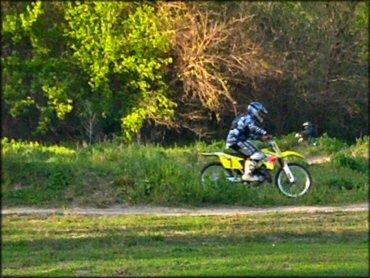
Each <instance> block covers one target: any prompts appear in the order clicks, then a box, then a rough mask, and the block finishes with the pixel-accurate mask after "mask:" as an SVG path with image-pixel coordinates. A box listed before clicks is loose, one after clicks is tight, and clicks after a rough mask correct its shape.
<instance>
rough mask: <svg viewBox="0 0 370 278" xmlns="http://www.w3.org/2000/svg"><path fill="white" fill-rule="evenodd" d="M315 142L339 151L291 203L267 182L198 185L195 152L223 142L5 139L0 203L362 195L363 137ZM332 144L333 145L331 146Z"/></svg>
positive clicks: (257, 201)
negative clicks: (79, 142)
mask: <svg viewBox="0 0 370 278" xmlns="http://www.w3.org/2000/svg"><path fill="white" fill-rule="evenodd" d="M321 140H322V142H321V144H320V146H321V147H318V148H317V149H316V150H317V151H319V152H321V151H323V150H321V149H319V148H323V149H324V150H330V151H332V150H334V149H336V150H337V149H338V148H339V146H341V147H342V149H341V152H338V154H337V156H334V159H333V161H332V162H330V163H327V164H324V165H320V166H315V165H314V166H312V167H311V171H312V174H313V177H314V183H315V187H314V188H313V190H312V191H311V192H310V193H309V194H308V195H307V196H304V197H302V198H300V199H297V200H294V199H293V200H292V199H288V198H286V197H284V196H282V195H280V194H279V192H278V191H277V190H276V188H274V187H273V186H271V185H265V186H263V187H261V188H256V187H247V186H245V185H243V184H224V185H220V186H217V187H215V186H214V187H212V186H208V187H203V186H201V183H200V170H201V168H202V166H203V165H205V163H207V162H208V161H210V159H209V158H208V159H207V158H204V157H202V156H200V155H199V153H200V152H203V151H216V150H217V151H219V150H223V148H224V142H221V141H216V142H213V143H211V144H208V145H207V144H205V143H204V142H197V143H194V144H192V145H189V146H183V147H176V146H174V147H170V148H164V147H162V146H156V145H139V144H130V145H122V144H120V143H117V142H115V143H113V142H102V143H98V144H95V145H91V146H83V145H82V146H81V145H75V146H69V147H67V146H62V145H60V146H47V145H44V144H41V143H38V142H22V141H14V140H9V139H7V138H4V139H3V140H2V151H3V180H2V190H3V192H2V193H3V203H4V204H5V205H43V206H70V205H81V206H96V207H107V206H111V205H115V204H120V205H122V204H155V205H169V206H187V205H192V206H194V205H195V206H198V205H202V204H205V203H206V204H237V205H248V206H264V205H266V206H268V205H292V204H327V203H350V202H359V201H365V200H367V190H368V178H367V176H368V168H367V164H368V161H367V159H366V158H363V157H356V156H353V155H352V153H362V152H363V149H364V148H365V147H363V145H364V144H366V143H367V144H368V140H365V139H361V140H358V142H357V143H356V145H354V146H350V147H348V146H347V145H345V144H344V143H342V142H340V141H339V140H337V139H329V138H323V139H321ZM291 141H292V138H290V137H289V138H279V139H278V143H279V144H280V146H281V147H282V148H283V149H285V148H288V147H289V142H291ZM330 142H332V144H333V145H334V146H330ZM290 144H293V143H290ZM300 148H302V146H301V147H300ZM307 148H309V147H307ZM302 150H303V151H307V150H304V149H302ZM358 150H361V151H358ZM340 155H342V156H340Z"/></svg>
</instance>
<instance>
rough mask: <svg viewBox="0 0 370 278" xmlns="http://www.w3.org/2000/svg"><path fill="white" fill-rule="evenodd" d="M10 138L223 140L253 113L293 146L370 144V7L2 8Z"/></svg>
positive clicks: (6, 117) (6, 119) (69, 5)
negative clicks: (234, 123) (298, 136)
mask: <svg viewBox="0 0 370 278" xmlns="http://www.w3.org/2000/svg"><path fill="white" fill-rule="evenodd" d="M1 8H2V31H1V32H2V33H1V35H2V46H1V47H2V81H3V82H2V91H3V98H2V107H3V109H2V119H3V133H4V135H5V136H9V137H12V138H23V139H32V140H35V139H37V140H40V139H42V140H45V141H56V140H81V139H83V140H86V141H88V142H93V141H94V140H97V139H103V138H107V137H110V138H112V137H116V136H123V137H124V138H125V139H126V140H133V139H141V140H144V141H152V142H153V141H154V142H170V141H172V142H173V141H179V139H180V138H181V139H184V140H192V139H195V138H220V139H221V138H224V137H225V135H226V132H227V129H228V127H229V124H230V122H231V120H232V118H233V117H234V116H235V115H236V114H237V113H240V112H242V111H243V110H244V109H245V105H246V103H248V102H249V101H251V100H256V99H258V100H261V101H263V102H264V103H265V104H266V105H267V107H268V108H269V111H270V115H271V116H270V119H269V121H268V122H267V128H269V129H270V130H271V132H272V133H276V134H284V133H288V132H291V131H294V130H297V129H300V128H301V123H302V122H304V121H306V120H310V121H313V122H314V123H316V124H317V125H318V127H319V131H320V132H322V133H323V132H327V133H328V134H330V135H332V136H333V135H334V136H337V137H341V138H346V139H351V140H354V138H356V137H357V138H358V137H360V136H361V135H365V134H368V130H367V126H368V115H367V112H368V111H367V109H368V106H367V103H368V95H367V93H368V9H369V3H368V1H364V2H357V1H356V2H333V1H330V2H296V1H294V2H243V1H241V2H240V1H227V2H226V1H225V2H223V1H222V2H219V1H217V2H212V1H211V2H208V1H207V2H171V1H170V2H164V1H163V2H162V1H159V2H120V1H118V2H109V1H108V2H106V1H103V2H100V1H98V2H93V1H88V2H86V1H82V2H79V1H74V2H59V1H57V2H51V1H47V2H40V1H30V2H23V1H22V2H4V1H2V2H1Z"/></svg>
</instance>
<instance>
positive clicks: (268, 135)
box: [262, 134, 272, 141]
mask: <svg viewBox="0 0 370 278" xmlns="http://www.w3.org/2000/svg"><path fill="white" fill-rule="evenodd" d="M262 140H263V141H270V140H272V135H270V134H267V135H263V136H262Z"/></svg>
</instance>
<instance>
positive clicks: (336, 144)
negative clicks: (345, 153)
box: [318, 133, 348, 154]
mask: <svg viewBox="0 0 370 278" xmlns="http://www.w3.org/2000/svg"><path fill="white" fill-rule="evenodd" d="M318 147H319V148H320V150H322V151H324V152H327V153H330V154H332V153H335V152H338V151H340V150H343V149H345V148H347V147H348V145H347V144H346V143H345V142H343V141H340V140H339V139H337V138H332V137H329V136H328V134H327V133H324V134H323V135H322V136H321V137H320V138H319V139H318Z"/></svg>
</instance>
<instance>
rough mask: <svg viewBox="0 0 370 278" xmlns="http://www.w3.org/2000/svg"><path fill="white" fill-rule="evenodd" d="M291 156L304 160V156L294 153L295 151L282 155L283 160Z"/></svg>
mask: <svg viewBox="0 0 370 278" xmlns="http://www.w3.org/2000/svg"><path fill="white" fill-rule="evenodd" d="M289 156H296V157H299V158H303V159H304V156H303V155H301V154H300V153H297V152H294V151H285V152H282V153H281V157H282V158H286V157H289Z"/></svg>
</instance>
